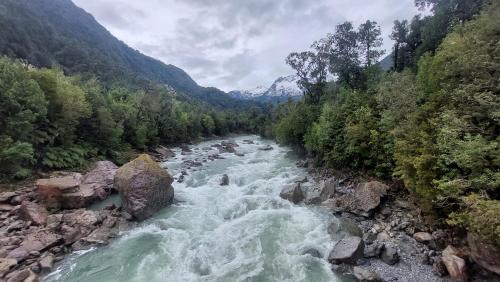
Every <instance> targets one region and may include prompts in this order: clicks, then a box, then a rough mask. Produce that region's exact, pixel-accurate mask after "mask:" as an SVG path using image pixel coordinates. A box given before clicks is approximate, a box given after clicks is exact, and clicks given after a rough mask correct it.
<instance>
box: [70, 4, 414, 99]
mask: <svg viewBox="0 0 500 282" xmlns="http://www.w3.org/2000/svg"><path fill="white" fill-rule="evenodd" d="M73 1H74V2H75V3H76V4H77V5H78V6H80V7H82V8H84V9H85V10H87V11H88V12H89V13H91V14H93V15H94V17H95V18H96V19H97V20H98V21H99V22H100V23H101V24H102V25H104V26H105V27H106V28H107V29H108V30H109V31H111V33H113V35H115V36H116V37H118V38H119V39H121V40H123V41H124V42H125V43H127V44H128V45H130V46H131V47H132V48H135V49H138V50H139V51H141V52H143V53H144V54H146V55H149V56H152V57H154V58H156V59H159V60H161V61H163V62H165V63H167V64H173V65H176V66H178V67H180V68H182V69H184V70H185V71H186V72H187V73H189V75H191V76H192V77H193V78H194V80H196V81H197V82H198V84H200V85H203V86H215V87H218V88H220V89H222V90H225V91H229V90H234V89H249V88H253V87H255V86H258V85H264V86H269V85H270V84H271V83H272V82H273V81H274V80H275V79H276V78H278V77H279V76H282V75H288V74H292V73H293V71H292V70H291V69H290V68H289V67H288V66H287V65H286V64H285V58H286V56H287V55H288V54H289V53H290V52H293V51H303V50H306V49H308V47H309V46H310V44H311V43H312V42H313V41H314V40H317V39H319V38H321V37H323V36H325V35H326V34H327V33H328V32H331V31H333V29H334V27H335V25H336V24H339V23H341V22H344V21H346V20H349V21H352V22H354V24H355V25H356V26H357V25H359V24H360V23H361V22H364V21H366V20H367V19H371V20H375V21H377V22H378V23H379V24H380V26H381V28H382V31H383V35H384V47H385V48H387V49H388V50H389V49H390V48H391V45H392V42H391V41H390V39H389V33H390V31H391V29H392V23H393V22H394V20H396V19H405V18H406V19H410V18H411V17H413V16H414V15H415V14H417V13H418V11H417V9H416V8H415V7H414V5H413V2H414V0H141V1H131V0H73Z"/></svg>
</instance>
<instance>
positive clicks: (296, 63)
mask: <svg viewBox="0 0 500 282" xmlns="http://www.w3.org/2000/svg"><path fill="white" fill-rule="evenodd" d="M312 48H313V49H314V51H316V52H313V51H305V52H300V53H295V52H294V53H291V54H290V55H288V57H287V58H286V63H287V64H288V65H290V66H291V67H292V68H293V69H294V70H295V72H296V74H297V76H298V77H299V81H298V85H299V87H300V88H301V89H302V91H304V96H305V98H306V102H310V103H313V104H314V103H319V101H320V99H321V96H322V91H323V87H324V85H325V83H326V74H327V57H326V46H325V44H324V42H316V43H315V44H313V45H312Z"/></svg>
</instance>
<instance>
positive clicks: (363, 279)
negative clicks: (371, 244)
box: [352, 266, 382, 282]
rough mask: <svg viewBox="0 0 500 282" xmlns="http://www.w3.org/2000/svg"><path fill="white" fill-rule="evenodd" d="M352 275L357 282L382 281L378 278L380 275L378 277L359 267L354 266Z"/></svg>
mask: <svg viewBox="0 0 500 282" xmlns="http://www.w3.org/2000/svg"><path fill="white" fill-rule="evenodd" d="M352 273H353V275H354V277H356V279H358V281H360V282H378V281H382V279H381V278H380V275H378V274H377V273H375V272H373V271H370V270H368V269H365V268H362V267H359V266H355V267H354V268H353V269H352Z"/></svg>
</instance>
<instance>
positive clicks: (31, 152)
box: [0, 58, 265, 179]
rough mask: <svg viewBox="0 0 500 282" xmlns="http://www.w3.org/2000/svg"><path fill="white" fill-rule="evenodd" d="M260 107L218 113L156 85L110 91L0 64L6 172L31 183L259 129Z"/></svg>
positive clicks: (55, 73)
mask: <svg viewBox="0 0 500 282" xmlns="http://www.w3.org/2000/svg"><path fill="white" fill-rule="evenodd" d="M264 118H265V117H264V115H263V114H262V111H261V109H260V108H255V109H253V110H252V109H249V110H247V111H232V110H225V111H222V110H219V109H215V108H213V107H211V106H208V105H206V104H203V103H201V102H198V103H194V102H189V103H188V102H183V101H179V100H178V99H177V97H176V94H175V92H173V91H170V90H168V89H167V88H165V87H161V86H157V85H155V84H152V85H151V86H150V87H148V88H145V90H137V91H136V90H131V89H130V88H127V87H115V88H106V87H104V86H103V85H101V84H100V83H99V82H98V80H96V79H89V80H85V79H82V78H80V77H68V76H65V75H64V74H63V72H62V71H61V70H60V69H57V68H54V69H37V68H33V67H31V66H30V65H28V64H24V63H21V62H19V61H15V60H12V59H8V58H1V59H0V128H1V130H0V175H1V176H2V178H4V179H6V178H25V177H27V176H29V175H30V174H31V171H32V169H33V168H52V169H64V168H78V167H82V166H85V165H86V164H87V163H88V162H89V160H92V159H96V158H111V159H113V160H115V161H116V162H118V163H121V162H123V161H125V160H126V159H127V157H128V154H129V153H131V152H133V150H146V149H148V148H151V147H153V146H155V145H157V144H160V143H161V144H175V143H181V142H189V141H192V140H195V139H197V138H199V137H201V136H212V135H214V134H215V135H224V134H227V133H229V132H240V131H245V132H257V130H258V128H259V126H258V125H259V124H260V123H261V121H259V120H262V119H264Z"/></svg>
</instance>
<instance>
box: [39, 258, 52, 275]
mask: <svg viewBox="0 0 500 282" xmlns="http://www.w3.org/2000/svg"><path fill="white" fill-rule="evenodd" d="M54 259H55V257H54V255H52V254H48V255H47V256H45V257H43V258H42V259H41V260H40V261H38V264H39V266H40V271H41V272H42V273H48V272H50V271H51V270H52V267H54Z"/></svg>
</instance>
